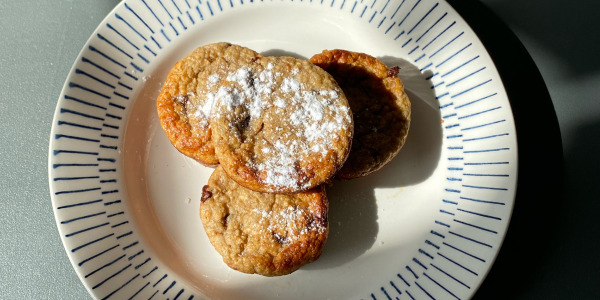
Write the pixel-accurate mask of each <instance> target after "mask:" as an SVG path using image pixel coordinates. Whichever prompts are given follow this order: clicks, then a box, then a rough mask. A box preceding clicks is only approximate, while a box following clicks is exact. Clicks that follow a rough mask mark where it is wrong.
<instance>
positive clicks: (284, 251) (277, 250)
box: [200, 166, 329, 276]
mask: <svg viewBox="0 0 600 300" xmlns="http://www.w3.org/2000/svg"><path fill="white" fill-rule="evenodd" d="M328 206H329V204H328V201H327V197H326V195H325V189H324V188H323V187H322V186H321V187H317V188H314V189H312V190H310V191H306V192H301V193H298V194H291V195H287V194H272V193H259V192H255V191H251V190H249V189H246V188H244V187H242V186H240V185H239V184H237V183H236V182H235V181H233V180H231V179H230V178H229V177H228V176H227V174H226V173H225V172H224V171H223V168H222V167H221V166H219V167H217V168H216V169H215V171H214V172H213V174H212V175H211V177H210V179H209V181H208V185H206V186H204V188H203V190H202V203H201V204H200V217H201V219H202V224H203V226H204V230H205V231H206V234H207V236H208V238H209V240H210V242H211V243H212V245H213V246H214V247H215V249H216V250H217V252H219V254H220V255H221V256H222V257H223V261H224V262H225V263H226V264H227V265H228V266H229V267H231V268H233V269H235V270H238V271H241V272H244V273H256V274H261V275H265V276H279V275H285V274H289V273H292V272H294V271H295V270H297V269H298V268H300V267H301V266H303V265H305V264H307V263H309V262H312V261H314V260H316V259H317V258H319V256H320V255H321V252H322V249H323V246H324V245H325V242H326V240H327V235H328V232H329V226H328V222H327V210H328Z"/></svg>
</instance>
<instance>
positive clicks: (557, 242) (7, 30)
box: [0, 0, 600, 299]
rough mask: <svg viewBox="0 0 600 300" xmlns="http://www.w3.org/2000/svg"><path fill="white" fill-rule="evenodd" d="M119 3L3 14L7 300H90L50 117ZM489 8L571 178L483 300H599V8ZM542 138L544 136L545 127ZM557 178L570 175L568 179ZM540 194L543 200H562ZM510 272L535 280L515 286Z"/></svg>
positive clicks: (518, 238) (15, 7) (539, 4)
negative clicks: (70, 236) (544, 111)
mask: <svg viewBox="0 0 600 300" xmlns="http://www.w3.org/2000/svg"><path fill="white" fill-rule="evenodd" d="M118 2H119V1H116V0H103V1H97V0H78V1H72V0H69V1H67V0H55V1H30V0H27V1H3V2H2V3H1V4H0V24H1V26H0V36H1V40H2V43H0V70H1V75H0V76H1V80H0V90H1V91H2V93H1V96H0V99H1V102H0V105H1V106H2V108H1V109H0V120H1V122H0V176H1V178H2V179H1V180H0V185H1V186H0V200H1V201H2V202H1V204H2V206H1V207H2V208H1V210H0V223H1V224H2V230H1V232H0V245H1V246H0V270H1V271H0V299H88V298H89V295H88V294H87V291H86V290H85V288H84V286H83V285H82V284H81V283H80V281H79V279H78V278H77V276H76V275H75V272H74V271H73V268H72V267H71V264H70V263H69V260H68V258H67V256H66V253H65V251H64V249H63V247H62V244H61V242H60V239H59V235H58V231H57V228H56V224H55V221H54V216H53V213H52V209H51V203H50V195H49V191H48V179H47V158H48V157H47V152H48V141H49V135H50V126H51V124H52V117H53V112H54V108H55V106H56V102H57V99H58V96H59V93H60V91H61V88H62V85H63V83H64V81H65V78H66V76H67V74H68V71H69V69H70V67H71V65H72V64H73V61H74V59H75V58H76V56H77V54H78V53H79V51H80V50H81V49H82V47H83V45H84V44H85V42H86V40H87V39H88V38H89V36H90V35H91V33H92V32H93V30H94V29H95V28H96V26H98V24H99V23H100V22H101V20H102V19H103V18H104V16H106V15H107V14H108V12H109V11H110V10H111V9H112V8H113V7H114V6H115V5H117V4H118ZM481 2H482V3H484V4H485V5H486V6H487V7H488V8H489V9H491V11H493V12H494V13H495V14H497V15H498V16H499V17H500V19H502V20H503V21H504V22H506V23H507V24H508V27H509V28H510V29H511V30H512V31H513V32H514V33H515V34H516V35H517V36H518V38H519V39H520V40H521V41H522V43H523V45H524V46H525V48H526V49H527V50H528V51H529V53H530V54H531V57H532V58H533V61H534V62H535V64H536V65H537V67H538V68H539V71H540V72H541V74H542V76H543V79H544V80H545V82H546V84H547V88H548V92H549V94H550V96H551V98H552V103H553V105H554V108H555V110H556V115H557V117H558V121H559V124H560V131H561V133H562V146H563V149H564V177H561V176H562V175H561V174H558V173H557V174H555V175H556V176H558V178H560V179H561V180H562V181H563V182H564V189H562V194H557V195H556V197H558V198H557V199H559V201H552V202H548V203H546V202H545V200H547V199H535V198H536V197H532V198H533V199H530V201H533V202H534V203H535V205H545V204H547V205H548V206H551V207H550V208H549V209H543V210H540V211H539V212H540V214H542V215H532V216H531V217H532V218H533V219H528V217H526V216H522V215H521V216H519V217H518V218H516V220H515V222H516V224H515V223H513V224H511V230H510V231H509V233H508V235H507V244H506V245H505V246H506V247H505V248H506V249H504V248H503V249H502V251H501V253H500V256H499V260H498V262H500V263H502V265H501V266H494V268H493V269H492V271H491V273H490V277H489V278H488V280H487V281H486V282H485V283H484V285H483V286H482V289H481V290H480V292H479V293H478V295H476V297H477V298H481V299H489V298H506V297H509V298H513V299H559V298H560V299H599V298H600V287H599V284H598V283H600V259H599V258H598V257H599V256H598V254H597V253H598V250H597V249H598V246H599V245H600V243H599V242H598V236H599V233H600V230H599V227H600V226H599V225H598V224H600V223H599V221H598V217H597V216H598V214H599V212H600V204H599V203H600V201H598V199H599V197H598V195H599V194H600V184H598V182H599V181H600V175H599V172H598V170H599V169H600V168H599V167H600V159H599V158H598V154H597V153H600V142H599V137H600V99H599V95H600V59H599V58H598V53H600V30H599V29H598V26H597V24H596V20H597V11H599V10H600V2H598V1H571V2H565V1H558V0H552V1H542V0H530V1H509V0H483V1H481ZM536 100H539V99H530V101H536ZM531 117H532V118H534V120H535V118H537V117H539V116H535V115H532V116H531ZM539 128H540V130H544V124H540V127H539ZM562 163H563V162H561V161H560V159H559V160H558V161H547V164H551V165H556V166H560V165H561V164H562ZM555 170H557V172H559V173H562V172H561V168H555ZM540 184H541V185H540V186H539V188H540V189H551V190H556V191H557V193H559V192H560V190H561V189H560V186H543V184H544V183H540ZM521 201H524V200H521ZM528 207H529V209H531V207H532V206H531V205H529V206H528ZM521 208H522V209H527V206H526V205H520V204H519V203H517V205H516V208H515V209H516V211H515V213H519V209H521ZM533 213H534V214H535V210H534V211H533ZM532 220H534V221H535V222H534V221H532ZM540 222H541V223H540ZM519 226H528V227H530V226H537V227H539V229H540V230H544V229H547V230H551V231H550V232H546V233H541V237H543V238H539V237H534V236H532V239H528V238H527V235H524V234H523V233H522V232H523V231H522V230H521V229H524V230H525V232H527V234H532V232H533V234H535V230H531V228H519ZM537 227H536V228H537ZM527 230H528V231H527ZM532 241H534V242H532ZM520 247H523V249H521V248H520ZM526 247H528V248H526ZM532 247H533V248H536V249H531V248H532ZM520 251H522V253H523V255H522V256H523V257H520V258H519V255H518V253H520ZM517 258H519V259H517ZM515 259H517V261H515ZM507 268H510V269H513V271H514V269H516V270H517V272H516V274H521V273H527V274H529V275H517V276H516V277H513V278H511V277H510V276H507V272H506V269H507ZM519 268H520V269H519Z"/></svg>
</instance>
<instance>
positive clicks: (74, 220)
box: [49, 0, 517, 299]
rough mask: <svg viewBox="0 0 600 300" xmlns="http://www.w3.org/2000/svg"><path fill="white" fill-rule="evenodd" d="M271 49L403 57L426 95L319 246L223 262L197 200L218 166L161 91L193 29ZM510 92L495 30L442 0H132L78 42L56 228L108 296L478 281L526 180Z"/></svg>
mask: <svg viewBox="0 0 600 300" xmlns="http://www.w3.org/2000/svg"><path fill="white" fill-rule="evenodd" d="M217 41H228V42H233V43H238V44H241V45H244V46H247V47H250V48H253V49H255V50H258V51H262V52H264V53H266V54H271V55H280V54H287V55H294V56H300V57H307V58H308V57H310V56H312V55H313V54H315V53H319V52H321V50H323V49H332V48H344V49H349V50H354V51H361V52H366V53H369V54H372V55H374V56H377V57H379V58H381V59H382V60H384V61H385V62H386V63H388V64H390V65H400V66H401V67H402V69H401V72H400V76H401V77H402V79H403V80H404V82H405V85H406V89H407V91H408V93H409V96H410V97H411V100H412V104H413V117H412V118H413V123H412V126H411V131H410V134H409V137H408V140H407V143H406V145H405V147H404V149H403V150H402V151H401V153H400V154H399V156H398V157H397V158H396V159H395V160H394V161H393V162H392V163H391V164H390V165H389V166H387V167H385V168H384V169H383V170H381V171H380V172H378V173H376V174H373V175H372V176H369V177H366V178H362V179H357V180H352V181H347V182H335V183H334V185H333V186H332V187H331V188H329V190H328V195H329V197H330V202H331V207H330V226H331V232H330V238H329V241H328V243H327V245H326V247H325V249H324V252H323V255H322V256H321V258H320V259H319V260H318V261H317V262H314V263H312V264H309V265H307V266H305V267H303V268H301V269H300V270H299V271H297V272H295V273H293V274H291V275H288V276H283V277H276V278H266V277H261V276H258V275H247V274H241V273H239V272H236V271H232V270H230V269H229V268H228V267H226V266H225V265H224V264H223V263H222V261H221V258H220V257H219V255H218V254H217V253H216V252H215V251H214V249H213V248H212V246H210V244H209V242H208V241H207V237H206V235H205V233H204V231H203V228H202V225H201V222H200V218H199V216H198V211H199V199H200V194H201V188H202V186H203V185H204V184H205V183H206V181H207V179H208V176H209V175H210V173H211V169H209V168H205V167H202V166H200V165H199V164H197V163H195V162H193V161H192V160H190V159H187V158H185V157H183V155H181V154H179V153H178V152H177V151H176V150H175V149H174V148H173V147H172V146H171V145H170V143H169V142H168V140H167V138H166V136H165V135H164V133H163V132H162V130H161V129H160V126H159V124H158V120H157V116H156V112H155V99H156V96H157V94H158V91H159V89H160V86H161V82H162V81H163V80H164V78H165V76H166V73H167V72H168V70H169V69H170V68H171V66H172V65H173V64H174V63H175V62H176V61H177V60H179V59H180V58H181V57H183V56H184V55H185V54H187V53H188V52H190V51H191V50H192V49H194V48H195V47H197V46H199V45H202V44H206V43H210V42H217ZM516 170H517V144H516V136H515V129H514V122H513V118H512V114H511V110H510V105H509V102H508V99H507V96H506V93H505V91H504V88H503V86H502V82H501V80H500V78H499V76H498V74H497V71H496V69H495V67H494V65H493V63H492V61H491V59H490V57H489V55H488V54H487V52H486V51H485V49H484V47H483V45H482V44H481V42H480V41H479V40H478V38H477V37H476V36H475V34H474V33H473V32H472V31H471V29H470V28H469V27H468V25H467V24H465V22H464V20H462V19H461V17H460V16H459V15H457V13H456V12H455V11H454V10H453V9H452V8H451V7H450V6H449V5H448V4H447V3H445V2H443V1H440V2H436V1H431V0H385V1H381V0H380V1H377V0H369V1H357V0H326V1H310V0H305V1H301V0H295V1H293V0H292V1H287V0H284V1H256V0H255V1H251V0H200V1H198V2H193V1H191V0H158V1H154V0H145V1H144V0H141V1H140V0H133V1H125V2H122V3H120V4H119V5H118V6H117V7H116V8H115V10H114V11H113V12H112V13H110V14H109V15H108V16H107V17H106V19H105V20H104V21H103V22H102V23H101V24H100V26H99V27H98V29H97V30H96V32H95V33H94V34H93V35H92V37H91V38H90V39H89V41H88V43H87V45H86V46H85V47H84V49H83V50H82V51H81V53H80V55H79V57H78V58H77V60H76V61H75V64H74V66H73V69H72V71H71V73H70V74H69V76H68V78H67V80H66V83H65V86H64V89H63V92H62V94H61V96H60V99H59V101H58V105H57V108H56V113H55V117H54V123H53V126H52V135H51V138H50V150H49V181H50V191H51V196H52V205H53V207H54V212H55V215H56V221H57V224H58V229H59V232H60V235H61V238H62V240H63V243H64V246H65V249H66V251H67V253H68V256H69V258H70V260H71V262H72V264H73V266H74V268H75V270H76V272H77V274H78V275H79V276H80V278H81V280H82V282H83V283H84V285H85V286H86V287H87V289H88V290H89V292H90V293H91V294H92V295H93V296H94V297H96V298H98V299H128V298H134V299H148V298H153V299H159V298H169V299H192V298H193V299H275V298H279V299H410V298H414V299H428V298H436V299H442V298H444V299H446V298H457V299H463V298H468V297H470V296H472V295H473V294H474V292H475V290H476V289H477V288H478V286H479V285H480V284H481V282H482V281H483V279H484V277H485V275H486V274H487V272H488V270H489V269H490V267H491V264H492V262H493V261H494V258H495V257H496V254H497V253H498V250H499V248H500V245H501V242H502V239H503V237H504V234H505V231H506V228H507V225H508V222H509V218H510V215H511V210H512V207H513V199H514V194H515V185H516V174H517V172H516Z"/></svg>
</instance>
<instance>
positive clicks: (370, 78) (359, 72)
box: [310, 49, 411, 179]
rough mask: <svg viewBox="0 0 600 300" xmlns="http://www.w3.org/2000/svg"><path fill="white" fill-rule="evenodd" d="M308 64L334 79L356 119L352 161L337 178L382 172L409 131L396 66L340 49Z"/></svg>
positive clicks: (407, 107) (407, 110)
mask: <svg viewBox="0 0 600 300" xmlns="http://www.w3.org/2000/svg"><path fill="white" fill-rule="evenodd" d="M310 62H312V63H314V64H315V65H317V66H319V67H321V68H323V69H324V70H325V71H327V72H329V73H330V74H331V75H332V76H333V77H334V78H335V79H336V81H337V82H338V83H339V84H340V86H341V87H342V90H343V91H344V93H345V94H346V98H347V99H348V102H349V103H350V107H351V109H352V113H353V115H354V139H353V141H352V149H351V151H350V156H349V157H348V160H347V161H346V163H345V164H344V166H343V167H342V168H341V169H340V171H338V173H337V174H336V177H338V178H341V179H351V178H357V177H362V176H366V175H368V174H371V173H373V172H375V171H377V170H379V169H381V168H382V167H383V166H385V165H386V164H387V163H389V162H390V161H391V160H392V159H393V158H394V157H395V156H396V155H397V154H398V152H399V151H400V149H401V148H402V146H403V145H404V143H405V141H406V137H407V135H408V129H409V127H410V114H411V104H410V101H409V99H408V96H407V95H406V93H405V92H404V85H403V83H402V81H401V80H400V79H399V78H398V76H397V75H398V71H399V70H398V67H392V68H388V67H387V66H386V65H385V64H384V63H382V62H381V61H380V60H378V59H377V58H375V57H373V56H370V55H368V54H365V53H358V52H352V51H347V50H340V49H335V50H324V51H323V52H322V53H320V54H316V55H314V56H313V57H312V58H310Z"/></svg>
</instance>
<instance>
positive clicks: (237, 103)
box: [199, 62, 352, 190]
mask: <svg viewBox="0 0 600 300" xmlns="http://www.w3.org/2000/svg"><path fill="white" fill-rule="evenodd" d="M299 72H300V71H299V70H298V69H297V68H295V69H293V70H292V71H291V72H287V73H286V74H287V75H286V74H284V73H282V72H277V71H275V66H274V64H273V63H272V62H269V63H268V64H267V65H266V66H265V67H262V65H261V66H256V65H250V66H244V67H241V68H238V69H236V70H233V71H231V72H229V73H227V74H225V75H224V77H223V80H222V81H220V82H219V79H215V78H214V77H211V78H209V84H213V83H214V84H216V83H218V82H219V84H220V87H219V88H218V89H216V91H215V89H214V88H213V89H212V90H213V91H214V92H212V93H208V94H207V99H206V101H205V105H204V106H202V108H201V109H199V112H200V113H201V114H202V115H203V116H204V117H206V116H209V115H210V114H211V113H212V114H213V116H212V117H213V118H215V117H216V118H222V117H225V118H227V116H222V115H221V114H228V113H236V114H237V117H236V118H233V120H232V121H231V123H230V124H229V125H230V126H231V129H232V130H231V132H234V133H235V132H239V130H240V129H239V128H240V122H249V123H252V122H253V121H261V122H265V123H269V124H271V123H272V124H275V123H277V124H282V126H283V127H279V126H278V127H277V128H274V129H275V131H276V132H281V134H278V135H277V136H276V137H272V138H273V139H274V140H273V141H264V143H262V147H263V148H262V150H261V151H259V152H260V153H258V154H261V156H260V157H255V158H254V159H253V160H252V161H249V162H248V165H247V166H248V167H250V168H252V169H254V170H256V171H258V173H259V174H261V175H260V180H261V181H262V182H263V183H264V184H266V185H267V186H272V187H274V189H275V190H277V189H279V188H291V189H296V190H298V189H305V188H308V187H310V186H311V185H312V183H311V182H310V178H306V175H303V174H305V173H306V172H303V171H301V170H299V169H300V168H301V162H302V160H303V158H305V157H315V156H317V157H321V158H320V160H322V159H325V157H326V156H327V153H328V150H329V147H330V145H331V144H332V143H333V142H334V141H336V140H341V139H346V138H347V137H345V136H344V137H342V136H340V134H341V133H343V132H351V129H349V126H350V125H351V122H352V121H351V113H350V110H349V107H348V106H347V105H345V104H344V105H342V104H341V103H342V102H341V98H342V97H341V96H340V95H341V91H340V90H339V88H334V89H330V90H316V89H315V88H314V86H306V84H305V83H304V82H302V81H301V80H300V79H298V78H297V75H298V74H299ZM344 103H345V102H344ZM213 105H216V106H218V107H219V108H218V109H215V110H214V111H213V110H212V107H213ZM240 108H241V110H240ZM240 111H241V112H242V114H247V117H244V116H240V115H239V114H240ZM241 127H243V126H241ZM345 129H346V130H345ZM303 177H305V178H303Z"/></svg>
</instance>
